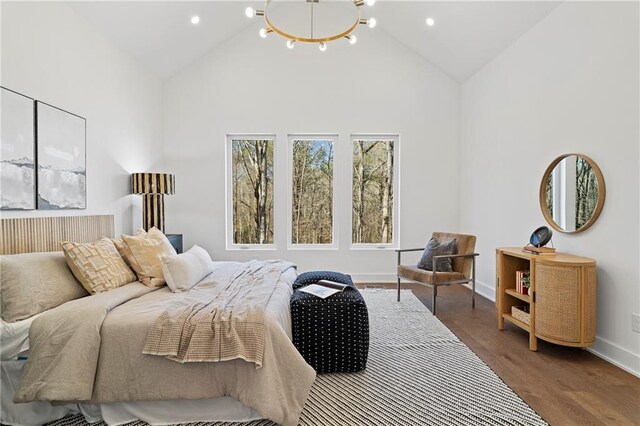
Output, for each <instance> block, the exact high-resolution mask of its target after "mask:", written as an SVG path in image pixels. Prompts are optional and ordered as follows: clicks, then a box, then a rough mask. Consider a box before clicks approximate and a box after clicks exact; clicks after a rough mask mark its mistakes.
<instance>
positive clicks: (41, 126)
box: [36, 101, 87, 210]
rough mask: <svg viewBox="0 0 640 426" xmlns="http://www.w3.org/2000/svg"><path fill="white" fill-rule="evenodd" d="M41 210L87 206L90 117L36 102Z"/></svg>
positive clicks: (82, 207)
mask: <svg viewBox="0 0 640 426" xmlns="http://www.w3.org/2000/svg"><path fill="white" fill-rule="evenodd" d="M36 140H37V147H38V148H37V159H38V209H41V210H59V209H85V208H86V207H87V190H86V165H87V158H86V120H85V119H84V118H82V117H80V116H79V115H76V114H72V113H70V112H67V111H65V110H62V109H60V108H57V107H54V106H52V105H49V104H46V103H44V102H40V101H36Z"/></svg>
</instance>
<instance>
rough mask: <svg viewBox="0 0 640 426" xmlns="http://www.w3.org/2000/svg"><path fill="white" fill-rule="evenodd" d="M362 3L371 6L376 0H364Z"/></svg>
mask: <svg viewBox="0 0 640 426" xmlns="http://www.w3.org/2000/svg"><path fill="white" fill-rule="evenodd" d="M364 4H366V5H367V6H373V5H374V4H376V0H364Z"/></svg>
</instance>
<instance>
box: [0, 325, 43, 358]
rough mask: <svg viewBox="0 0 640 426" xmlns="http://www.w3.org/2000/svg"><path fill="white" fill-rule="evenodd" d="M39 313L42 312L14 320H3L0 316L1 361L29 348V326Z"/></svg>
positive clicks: (14, 356)
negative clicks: (20, 319)
mask: <svg viewBox="0 0 640 426" xmlns="http://www.w3.org/2000/svg"><path fill="white" fill-rule="evenodd" d="M40 315H42V314H37V315H34V316H32V317H31V318H27V319H25V320H22V321H16V322H5V321H4V320H3V319H1V318H0V359H1V360H2V361H7V360H10V359H15V358H16V357H17V356H18V355H19V354H21V353H22V352H25V351H26V350H28V349H29V327H31V323H32V322H33V320H34V319H36V318H37V317H39V316H40Z"/></svg>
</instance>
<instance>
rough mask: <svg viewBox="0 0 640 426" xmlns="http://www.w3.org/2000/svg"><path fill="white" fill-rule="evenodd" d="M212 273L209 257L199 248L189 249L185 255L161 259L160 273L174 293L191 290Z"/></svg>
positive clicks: (173, 255) (168, 256)
mask: <svg viewBox="0 0 640 426" xmlns="http://www.w3.org/2000/svg"><path fill="white" fill-rule="evenodd" d="M212 271H213V262H212V261H211V256H209V253H207V251H206V250H205V249H203V248H202V247H199V246H193V247H191V248H190V249H189V250H188V251H187V252H186V253H182V254H172V255H167V256H163V257H162V272H163V273H164V278H165V280H166V281H167V285H168V286H169V288H170V289H171V291H173V292H174V293H176V292H180V291H187V290H189V289H191V288H192V287H193V286H194V285H196V284H198V283H199V282H200V280H202V279H203V278H204V277H206V276H207V275H209V274H210V273H211V272H212Z"/></svg>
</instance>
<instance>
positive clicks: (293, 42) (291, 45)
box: [287, 40, 296, 49]
mask: <svg viewBox="0 0 640 426" xmlns="http://www.w3.org/2000/svg"><path fill="white" fill-rule="evenodd" d="M295 45H296V41H295V40H289V41H288V42H287V47H288V48H289V49H293V47H294V46H295Z"/></svg>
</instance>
